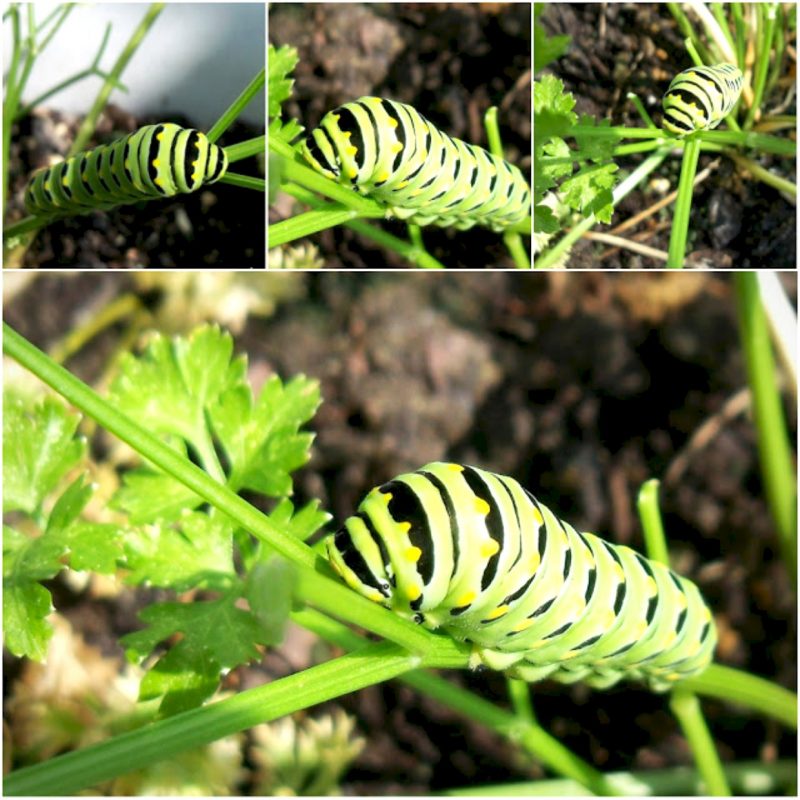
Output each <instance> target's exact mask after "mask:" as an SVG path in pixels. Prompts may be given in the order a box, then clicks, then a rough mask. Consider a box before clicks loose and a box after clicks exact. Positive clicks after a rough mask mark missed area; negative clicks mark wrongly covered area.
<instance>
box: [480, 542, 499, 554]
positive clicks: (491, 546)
mask: <svg viewBox="0 0 800 800" xmlns="http://www.w3.org/2000/svg"><path fill="white" fill-rule="evenodd" d="M499 549H500V545H499V544H498V543H497V542H496V541H495V540H494V539H490V540H489V541H488V542H484V543H483V544H482V545H481V551H480V552H481V557H482V558H491V557H492V556H493V555H494V554H495V553H496V552H497V551H498V550H499Z"/></svg>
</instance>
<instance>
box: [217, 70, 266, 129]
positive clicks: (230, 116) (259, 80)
mask: <svg viewBox="0 0 800 800" xmlns="http://www.w3.org/2000/svg"><path fill="white" fill-rule="evenodd" d="M265 78H266V70H265V69H262V70H261V72H259V73H258V75H256V76H255V78H253V80H251V81H250V83H248V84H247V86H245V88H244V89H243V90H242V93H241V94H240V95H239V96H238V97H237V98H236V99H235V100H234V101H233V102H232V103H231V104H230V106H229V107H228V108H227V109H226V111H225V112H224V113H223V114H222V116H221V117H220V118H219V120H217V122H215V123H214V125H212V126H211V129H210V130H209V131H208V133H207V134H206V136H208V140H209V141H210V142H216V141H217V139H219V137H220V136H222V134H223V133H225V131H226V130H227V129H228V128H229V127H230V126H231V124H232V123H233V121H234V120H235V119H236V118H237V117H238V116H239V114H240V113H241V111H242V109H243V108H245V106H247V104H248V103H249V102H250V101H251V100H252V99H253V98H254V97H255V96H256V94H258V92H259V91H261V89H262V88H263V87H264V81H265Z"/></svg>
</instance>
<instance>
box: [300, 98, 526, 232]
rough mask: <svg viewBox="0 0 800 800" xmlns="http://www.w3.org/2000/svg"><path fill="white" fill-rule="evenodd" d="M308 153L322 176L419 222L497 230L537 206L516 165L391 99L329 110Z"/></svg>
mask: <svg viewBox="0 0 800 800" xmlns="http://www.w3.org/2000/svg"><path fill="white" fill-rule="evenodd" d="M302 152H303V156H304V157H305V159H306V160H307V161H308V162H309V164H310V165H311V166H312V167H313V168H314V169H316V170H317V171H319V172H321V173H322V174H323V175H326V176H328V177H329V178H333V179H335V180H338V181H341V182H342V183H345V184H348V185H352V186H355V187H356V188H357V189H358V190H359V191H360V192H361V193H362V194H365V195H369V196H370V197H374V198H375V199H377V200H379V201H381V202H383V203H385V204H386V205H387V206H388V211H389V214H391V215H392V216H395V217H397V218H398V219H404V220H408V221H409V222H414V223H416V224H418V225H440V226H443V227H447V226H450V225H452V226H454V227H456V228H458V229H459V230H466V229H467V228H471V227H472V226H473V225H483V226H485V227H488V228H491V229H492V230H494V231H498V232H499V231H502V230H504V229H505V228H507V227H508V226H509V225H513V224H515V223H517V222H520V221H521V220H523V219H525V217H527V216H528V215H529V214H530V211H531V208H530V206H531V194H530V188H529V187H528V184H527V182H526V181H525V178H523V176H522V173H521V172H520V171H519V169H517V167H515V166H513V165H511V164H509V163H508V162H507V161H504V160H503V159H502V158H498V157H497V156H494V155H492V154H491V153H489V152H487V151H486V150H484V149H483V148H482V147H477V146H476V145H471V144H466V143H465V142H462V141H461V140H460V139H454V138H452V137H450V136H448V135H447V134H446V133H443V132H442V131H440V130H439V129H438V128H437V127H436V126H435V125H433V124H432V123H431V122H429V121H428V120H427V119H425V117H423V116H422V114H420V113H419V112H417V111H416V110H415V109H413V108H412V107H411V106H408V105H405V104H404V103H397V102H395V101H393V100H384V99H382V98H380V97H362V98H360V99H359V100H356V101H354V102H352V103H345V104H344V105H342V106H339V108H336V109H334V110H333V111H329V112H328V113H327V114H326V115H325V116H324V117H323V118H322V121H321V122H320V124H319V127H317V128H316V129H315V130H313V131H312V132H311V134H310V135H309V136H308V137H306V139H305V141H304V142H303V146H302Z"/></svg>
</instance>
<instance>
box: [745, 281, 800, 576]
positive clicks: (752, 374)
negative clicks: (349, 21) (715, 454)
mask: <svg viewBox="0 0 800 800" xmlns="http://www.w3.org/2000/svg"><path fill="white" fill-rule="evenodd" d="M734 280H735V286H736V300H737V308H738V312H739V327H740V331H741V338H742V346H743V348H744V355H745V364H746V368H747V378H748V383H749V384H750V391H751V394H752V397H753V420H754V422H755V427H756V432H757V435H758V453H759V460H760V462H761V475H762V480H763V482H764V492H765V494H766V497H767V504H768V505H769V509H770V514H771V516H772V520H773V522H774V524H775V528H776V530H777V533H778V539H779V544H780V548H781V554H782V558H783V563H784V565H785V566H786V569H787V570H788V571H789V573H790V575H791V576H792V577H793V578H794V580H795V582H796V581H797V507H796V502H797V494H796V491H797V490H796V487H797V474H796V471H795V466H794V460H793V458H792V452H791V447H790V444H789V434H788V431H787V427H786V419H785V417H784V413H783V406H782V405H781V397H780V393H779V391H778V384H777V381H776V375H775V362H774V358H773V355H772V347H771V346H770V341H769V329H768V327H767V320H766V316H765V314H764V308H763V306H762V304H761V298H760V294H759V290H758V280H757V278H756V275H755V273H753V272H737V273H734Z"/></svg>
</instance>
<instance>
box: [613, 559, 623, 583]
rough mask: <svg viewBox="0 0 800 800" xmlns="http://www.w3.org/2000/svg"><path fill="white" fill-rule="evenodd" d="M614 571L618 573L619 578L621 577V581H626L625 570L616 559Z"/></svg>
mask: <svg viewBox="0 0 800 800" xmlns="http://www.w3.org/2000/svg"><path fill="white" fill-rule="evenodd" d="M614 572H616V573H617V578H619V582H620V583H625V571H624V570H623V569H622V567H621V566H620V564H618V563H617V562H616V561H615V562H614Z"/></svg>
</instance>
